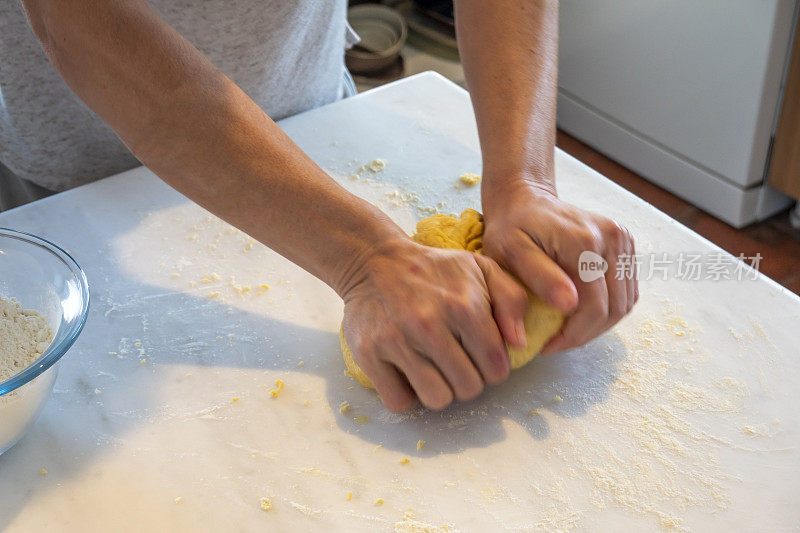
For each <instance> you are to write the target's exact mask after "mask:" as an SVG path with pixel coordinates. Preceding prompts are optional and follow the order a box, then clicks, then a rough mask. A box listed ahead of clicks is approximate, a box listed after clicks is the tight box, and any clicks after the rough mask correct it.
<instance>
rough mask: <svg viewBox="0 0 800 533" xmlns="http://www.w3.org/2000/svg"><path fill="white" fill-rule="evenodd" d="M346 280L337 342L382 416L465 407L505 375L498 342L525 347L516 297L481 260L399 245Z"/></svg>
mask: <svg viewBox="0 0 800 533" xmlns="http://www.w3.org/2000/svg"><path fill="white" fill-rule="evenodd" d="M351 280H352V282H351V283H350V284H349V287H347V288H346V289H345V290H343V291H342V297H343V299H344V302H345V310H344V333H345V338H346V340H347V343H348V345H349V346H350V348H351V350H352V351H353V357H354V359H355V361H356V363H358V365H359V366H360V367H361V369H362V370H363V371H364V373H366V374H367V376H369V378H370V379H371V380H372V383H373V384H374V385H375V388H376V390H377V391H378V394H379V395H380V397H381V400H382V401H383V403H384V404H385V405H386V407H387V408H389V409H390V410H391V411H394V412H402V411H405V410H406V409H408V408H410V407H412V406H413V405H414V404H415V403H416V402H417V399H419V401H421V402H422V403H423V404H424V405H425V406H426V407H428V408H430V409H442V408H444V407H446V406H447V405H448V404H450V403H451V402H452V401H453V399H454V397H455V398H457V399H458V400H461V401H464V400H469V399H472V398H474V397H476V396H477V395H478V394H480V393H481V391H482V390H483V387H484V384H496V383H499V382H501V381H503V380H505V379H506V378H507V377H508V373H509V361H508V352H507V350H506V346H505V342H508V344H510V345H511V346H519V347H521V346H524V345H525V328H524V323H523V317H524V315H525V310H526V307H527V303H528V297H527V294H526V293H525V289H523V287H522V286H521V285H519V284H518V283H517V282H516V281H515V280H514V279H513V278H512V277H511V276H510V275H508V274H506V273H505V272H503V271H502V270H501V269H500V267H499V266H498V265H497V263H495V262H494V261H493V260H491V259H489V258H488V257H484V256H482V255H478V254H475V253H471V252H466V251H459V250H443V249H438V248H430V247H427V246H422V245H419V244H416V243H414V242H413V241H411V240H408V239H398V240H395V241H392V242H390V243H388V244H385V245H384V246H382V247H380V248H379V250H378V251H377V252H375V253H374V254H372V255H371V256H369V257H368V258H367V259H366V260H364V262H363V264H361V265H359V267H358V268H357V270H356V274H355V275H354V276H353V277H352V278H351ZM504 341H505V342H504Z"/></svg>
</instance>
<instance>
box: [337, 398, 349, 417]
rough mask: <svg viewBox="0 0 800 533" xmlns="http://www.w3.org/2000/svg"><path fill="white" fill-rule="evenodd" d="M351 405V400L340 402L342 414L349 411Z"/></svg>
mask: <svg viewBox="0 0 800 533" xmlns="http://www.w3.org/2000/svg"><path fill="white" fill-rule="evenodd" d="M351 407H352V406H351V405H350V402H348V401H347V400H345V401H343V402H342V403H340V404H339V412H340V413H342V414H345V413H346V412H347V411H349V410H350V408H351Z"/></svg>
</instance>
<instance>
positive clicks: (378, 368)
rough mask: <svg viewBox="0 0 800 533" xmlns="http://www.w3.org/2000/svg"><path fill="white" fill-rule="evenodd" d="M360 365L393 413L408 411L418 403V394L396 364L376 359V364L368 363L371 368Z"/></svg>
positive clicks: (384, 403)
mask: <svg viewBox="0 0 800 533" xmlns="http://www.w3.org/2000/svg"><path fill="white" fill-rule="evenodd" d="M359 366H361V368H362V370H364V373H366V374H367V376H369V378H370V380H372V384H373V385H374V386H375V390H376V391H377V392H378V396H380V398H381V401H382V402H383V405H385V406H386V408H387V409H389V410H390V411H392V412H393V413H402V412H403V411H407V410H408V409H410V408H412V407H413V406H414V405H415V404H416V403H417V395H416V394H415V393H414V391H413V389H412V388H411V386H410V385H409V384H408V381H407V380H406V379H405V377H403V375H402V374H401V373H400V372H399V371H398V370H397V368H395V367H394V365H391V364H389V363H387V362H385V361H381V360H376V361H375V363H374V364H372V365H367V366H368V368H369V370H367V369H366V368H364V366H362V365H361V363H359Z"/></svg>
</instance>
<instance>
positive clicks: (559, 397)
mask: <svg viewBox="0 0 800 533" xmlns="http://www.w3.org/2000/svg"><path fill="white" fill-rule="evenodd" d="M553 401H554V402H563V401H564V398H562V397H561V396H559V395H558V394H556V395H555V396H553Z"/></svg>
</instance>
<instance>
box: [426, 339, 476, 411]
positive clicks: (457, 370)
mask: <svg viewBox="0 0 800 533" xmlns="http://www.w3.org/2000/svg"><path fill="white" fill-rule="evenodd" d="M434 333H435V334H434V335H432V336H431V337H430V338H429V339H428V340H426V341H423V342H422V343H420V344H419V345H418V346H416V345H414V344H412V346H414V347H415V348H416V351H417V352H418V353H420V354H422V355H423V356H426V357H427V359H429V360H431V361H432V362H433V364H435V365H436V366H437V367H438V368H439V371H440V372H441V373H442V374H443V375H444V377H445V379H446V380H447V382H448V383H449V385H450V389H451V390H452V391H453V393H454V394H455V396H456V398H458V399H459V400H460V401H462V402H463V401H467V400H471V399H473V398H475V397H476V396H478V395H479V394H480V393H481V392H482V391H483V378H482V377H481V374H480V372H478V369H477V368H475V364H474V363H473V362H472V359H470V357H469V356H468V355H467V354H466V352H465V351H464V349H463V348H462V346H461V344H459V343H458V341H456V339H455V338H454V337H453V333H452V332H451V331H449V330H447V329H446V328H442V329H441V331H435V332H434Z"/></svg>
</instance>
